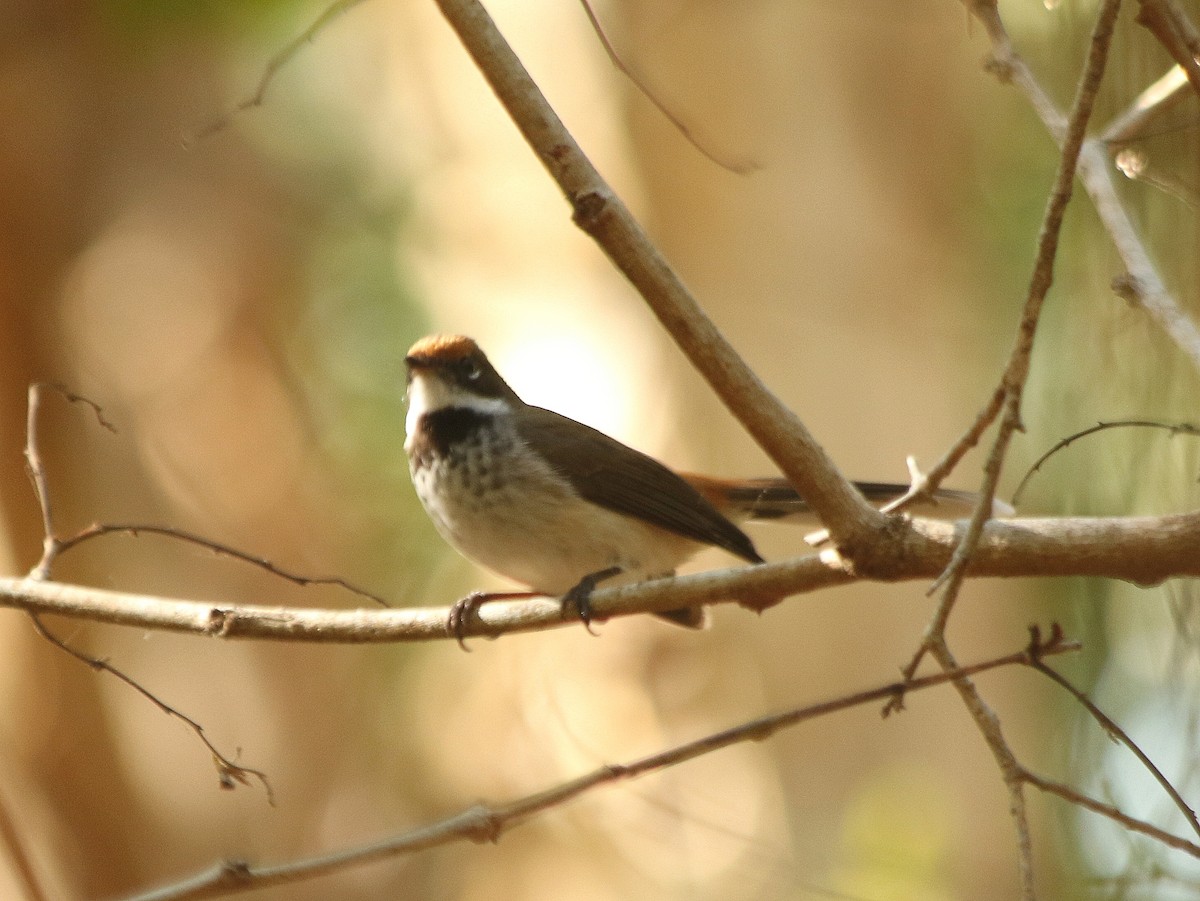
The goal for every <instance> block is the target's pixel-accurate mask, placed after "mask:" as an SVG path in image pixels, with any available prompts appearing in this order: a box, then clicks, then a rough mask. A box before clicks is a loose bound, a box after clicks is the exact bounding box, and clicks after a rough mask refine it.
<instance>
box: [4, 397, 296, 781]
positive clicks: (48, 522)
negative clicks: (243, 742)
mask: <svg viewBox="0 0 1200 901" xmlns="http://www.w3.org/2000/svg"><path fill="white" fill-rule="evenodd" d="M46 387H51V388H54V389H55V390H56V391H58V392H59V393H60V394H62V395H63V396H64V397H65V398H66V399H67V400H69V401H71V402H72V403H77V402H78V403H84V404H87V405H88V406H89V407H91V408H92V412H93V413H94V414H95V416H96V420H97V421H98V422H99V423H100V425H101V426H103V427H104V428H105V429H108V430H109V431H110V432H116V428H115V427H114V426H113V424H112V423H111V422H109V421H108V420H107V419H106V418H105V416H104V410H103V408H102V407H101V406H100V405H99V404H97V403H96V402H95V401H92V400H89V399H88V398H86V397H84V396H82V395H80V394H75V393H73V392H71V391H69V390H67V389H66V388H65V387H63V386H62V385H56V384H49V383H42V382H35V383H33V384H31V385H30V386H29V406H28V410H27V412H26V422H25V462H26V467H27V469H28V472H29V478H30V481H32V482H33V489H34V493H35V494H36V495H37V500H38V506H39V507H40V508H41V511H42V527H43V529H44V533H45V534H44V536H43V539H42V558H41V560H39V561H38V564H37V565H36V566H35V567H34V568H33V570H32V571H31V572H30V574H29V576H28V578H27V580H26V582H27V584H43V585H46V586H47V587H53V586H54V585H55V583H52V582H49V581H48V579H49V576H50V569H51V566H52V565H53V563H54V560H55V559H56V558H57V556H58V555H59V554H60V553H62V552H63V551H64V550H67V549H68V548H70V547H72V546H74V545H76V544H78V543H79V542H80V541H82V540H84V539H85V538H87V537H92V536H90V535H88V534H86V533H87V532H88V531H89V530H85V532H84V533H80V535H76V536H75V537H73V538H70V539H67V540H63V539H60V538H59V537H58V535H57V534H56V531H55V525H54V515H53V512H52V506H51V498H50V485H49V481H48V480H47V477H46V467H45V465H44V464H43V462H42V456H41V452H40V450H39V448H38V428H37V427H38V413H39V411H40V409H41V397H42V391H43V390H44V389H45V388H46ZM98 528H100V527H93V529H98ZM176 537H180V536H176ZM195 540H196V541H197V543H200V544H206V546H209V547H214V546H213V545H212V544H211V543H207V542H205V541H204V539H195ZM214 549H215V547H214ZM230 553H232V554H233V555H234V556H238V552H230ZM242 558H243V559H245V556H244V555H242ZM251 562H254V561H253V559H252V558H251ZM280 575H283V574H282V573H280ZM26 612H27V613H28V614H29V618H30V620H32V622H33V626H34V629H36V630H37V633H38V635H40V636H41V637H42V638H43V639H44V640H45V641H48V642H50V644H52V645H54V646H55V647H56V648H58V649H59V650H60V651H63V652H65V653H67V654H69V655H70V656H72V657H74V658H75V659H76V660H78V661H80V662H81V663H85V664H87V665H88V666H89V667H91V668H92V669H94V670H98V671H101V672H106V673H109V674H110V675H112V676H115V677H116V678H117V679H119V680H120V681H121V682H124V683H125V684H126V685H128V686H129V687H130V688H132V689H134V690H135V691H136V692H138V693H139V694H140V695H142V697H144V698H146V699H147V700H149V701H150V702H151V703H152V704H154V705H155V706H156V707H157V708H158V709H159V710H161V711H162V712H163V713H165V714H167V715H168V716H172V717H175V718H176V719H178V720H179V721H181V722H182V723H184V724H185V725H186V726H188V728H190V729H191V730H192V731H193V732H194V733H195V734H196V736H197V737H198V738H199V739H200V741H201V742H203V743H204V746H205V747H206V748H208V750H209V752H210V753H211V754H212V758H213V763H214V764H215V765H216V767H217V773H218V776H219V778H220V782H221V787H222V788H227V789H232V788H235V787H236V786H237V785H238V784H239V783H240V784H242V785H246V784H248V783H249V778H250V777H251V776H253V777H255V778H257V779H258V780H259V781H260V782H261V783H262V785H263V788H264V789H265V790H266V792H267V800H268V801H269V802H270V803H271V804H272V805H274V803H275V797H274V793H273V791H272V790H271V784H270V783H269V782H268V781H267V777H266V775H265V774H264V773H262V772H261V771H259V770H255V769H250V768H249V767H243V766H239V765H238V764H236V763H234V762H233V761H232V760H230V759H229V758H228V757H226V756H225V755H224V754H222V753H221V752H220V751H218V750H217V748H216V746H215V745H213V743H212V742H210V741H209V740H208V736H206V735H205V734H204V727H203V726H201V725H200V724H199V723H197V722H196V721H195V720H193V719H192V718H191V717H189V716H186V715H185V714H183V713H181V712H180V711H178V710H176V709H175V708H174V707H172V706H170V705H169V704H167V703H166V702H164V701H163V700H162V699H160V698H159V697H158V696H157V695H155V694H154V693H153V692H151V691H150V690H149V689H147V688H145V687H144V686H142V685H141V684H140V683H139V682H137V680H135V679H133V678H132V677H130V676H128V675H126V674H125V673H124V672H122V671H121V670H119V669H117V668H116V667H115V666H113V665H112V664H110V663H108V662H107V661H104V660H100V659H98V658H95V657H90V656H88V655H87V654H84V653H82V652H80V651H77V650H75V649H74V648H72V647H71V646H70V645H68V644H67V643H66V642H65V641H63V640H62V639H61V638H59V637H58V636H56V635H55V634H54V633H53V632H51V631H50V630H49V629H47V628H46V626H45V624H44V623H43V622H42V619H41V617H40V616H39V615H38V613H39V611H37V610H35V609H32V608H26Z"/></svg>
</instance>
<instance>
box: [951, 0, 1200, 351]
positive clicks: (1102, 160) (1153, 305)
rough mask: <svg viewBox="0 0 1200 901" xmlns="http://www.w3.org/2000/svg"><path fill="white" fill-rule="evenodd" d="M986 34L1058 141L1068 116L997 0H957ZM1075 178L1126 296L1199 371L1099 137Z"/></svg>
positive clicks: (996, 66)
mask: <svg viewBox="0 0 1200 901" xmlns="http://www.w3.org/2000/svg"><path fill="white" fill-rule="evenodd" d="M962 2H963V4H964V5H965V6H966V7H967V9H968V11H969V12H970V13H971V14H972V15H973V16H975V18H976V19H978V21H979V22H980V23H981V24H982V25H983V27H984V30H985V31H986V32H987V35H988V39H989V40H990V41H991V45H992V59H991V62H990V65H989V67H990V69H991V70H992V71H993V72H994V73H995V74H996V75H997V76H998V77H999V78H1000V79H1001V80H1003V81H1005V82H1010V83H1012V84H1014V85H1016V86H1017V87H1018V88H1019V89H1020V90H1021V92H1022V93H1023V94H1024V95H1025V97H1026V99H1027V100H1028V101H1029V103H1030V106H1032V107H1033V110H1034V112H1035V113H1037V115H1038V118H1040V119H1041V120H1042V124H1043V125H1044V126H1045V127H1046V130H1047V131H1049V132H1050V135H1051V137H1053V138H1054V140H1055V141H1056V142H1058V143H1059V144H1060V145H1061V144H1062V143H1063V141H1064V139H1065V135H1066V130H1067V120H1066V117H1065V116H1063V114H1062V112H1061V111H1060V110H1059V109H1058V107H1057V106H1055V104H1054V101H1053V100H1051V99H1050V96H1049V95H1048V94H1047V93H1046V91H1045V89H1044V88H1043V87H1042V85H1041V83H1040V82H1039V81H1038V80H1037V78H1035V77H1034V75H1033V72H1032V71H1031V70H1030V68H1029V66H1028V64H1027V63H1026V62H1025V60H1024V59H1022V58H1021V56H1020V55H1019V54H1018V53H1017V52H1016V50H1015V49H1014V48H1013V45H1012V40H1011V39H1010V38H1009V35H1008V31H1007V30H1006V29H1005V27H1004V22H1003V21H1002V20H1001V18H1000V14H999V11H998V10H997V8H996V0H962ZM1078 165H1079V179H1080V181H1081V182H1082V183H1083V187H1084V190H1086V191H1087V193H1088V195H1089V196H1090V197H1091V199H1092V203H1093V205H1094V206H1095V208H1096V212H1097V214H1098V215H1099V217H1100V221H1101V223H1102V224H1103V225H1104V229H1105V231H1107V232H1108V235H1109V238H1110V239H1111V240H1112V242H1113V246H1114V247H1115V248H1116V250H1117V253H1118V254H1119V255H1120V257H1121V260H1122V262H1123V263H1124V264H1125V268H1126V270H1127V273H1128V275H1127V276H1126V278H1124V279H1122V285H1123V286H1125V296H1126V297H1128V298H1130V299H1136V300H1137V301H1138V303H1139V304H1140V305H1141V307H1142V309H1144V310H1145V311H1146V312H1147V313H1148V314H1149V315H1150V317H1151V318H1152V319H1153V320H1155V321H1156V322H1157V323H1158V326H1159V327H1160V328H1161V329H1162V330H1163V331H1164V332H1165V333H1166V334H1167V336H1168V337H1169V338H1170V339H1171V340H1172V341H1173V342H1174V343H1175V345H1176V346H1177V347H1178V348H1179V349H1180V350H1181V351H1182V352H1183V353H1185V354H1186V355H1187V356H1188V357H1189V359H1190V360H1191V362H1192V365H1193V366H1194V367H1196V368H1197V369H1200V329H1198V328H1197V326H1196V323H1195V322H1193V321H1192V320H1191V319H1190V318H1189V317H1188V316H1187V315H1186V314H1185V313H1184V312H1183V308H1182V307H1181V305H1180V304H1179V302H1178V301H1177V300H1176V299H1175V297H1174V296H1172V295H1171V293H1170V292H1169V291H1167V289H1166V286H1165V285H1164V284H1163V280H1162V278H1161V277H1160V276H1159V274H1158V271H1157V269H1156V268H1155V266H1154V264H1153V263H1152V262H1151V260H1150V254H1149V251H1147V250H1146V246H1145V244H1144V243H1143V242H1142V239H1141V238H1140V237H1139V235H1138V231H1137V229H1136V228H1135V227H1134V225H1133V222H1132V220H1131V219H1130V218H1129V214H1128V213H1127V212H1126V210H1125V208H1124V206H1123V205H1122V204H1121V202H1120V200H1119V199H1118V197H1117V192H1116V189H1115V188H1114V187H1113V183H1112V175H1111V167H1110V165H1109V158H1108V153H1107V147H1106V145H1105V144H1104V143H1103V142H1102V141H1096V140H1089V141H1085V142H1084V144H1083V147H1082V149H1081V151H1080V154H1079V164H1078Z"/></svg>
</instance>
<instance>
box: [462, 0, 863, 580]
mask: <svg viewBox="0 0 1200 901" xmlns="http://www.w3.org/2000/svg"><path fill="white" fill-rule="evenodd" d="M438 6H439V8H440V9H441V10H442V13H443V15H445V17H446V19H447V21H448V22H449V23H450V25H451V27H452V28H453V29H454V31H455V32H456V33H457V34H458V37H459V39H460V40H461V41H462V42H463V45H464V46H465V47H466V49H467V52H468V53H470V55H471V57H472V58H473V59H474V60H475V63H476V65H477V66H478V67H479V69H480V71H481V72H482V73H483V76H484V77H485V78H486V79H487V81H488V84H490V85H491V87H492V90H494V91H495V92H496V95H497V97H498V98H499V99H500V102H501V103H502V104H503V105H504V107H505V109H506V110H507V111H508V113H509V115H510V116H511V117H512V119H513V122H514V123H515V124H516V125H517V127H518V128H519V129H520V131H521V133H522V135H524V137H525V139H526V140H527V141H528V142H529V144H530V146H531V147H532V148H533V150H534V152H535V153H536V154H537V156H538V159H539V160H540V161H541V162H542V164H543V165H544V166H545V167H546V169H547V171H548V172H549V173H550V175H551V176H552V177H553V178H554V180H555V181H556V182H557V183H558V185H559V187H560V188H561V189H562V191H563V193H564V194H565V195H566V198H567V200H568V201H569V202H570V204H571V206H572V209H573V212H574V220H575V223H576V224H577V225H578V226H579V227H580V228H582V229H583V230H584V231H585V232H587V233H588V234H589V235H590V236H591V237H592V238H593V239H594V240H595V241H596V242H597V243H598V244H599V245H600V247H601V249H602V250H603V251H604V252H605V253H606V254H608V256H609V258H610V259H611V260H612V261H613V263H614V264H615V265H616V266H617V268H619V269H620V270H621V272H622V273H624V274H625V276H626V277H627V278H628V279H629V280H630V282H632V283H633V285H634V287H636V288H637V290H638V291H639V293H640V294H641V295H642V297H643V298H644V299H645V301H646V303H647V305H648V306H649V307H650V309H651V310H652V311H653V312H654V314H655V315H656V316H657V317H658V319H659V320H660V322H661V323H662V324H663V327H664V328H665V329H666V330H667V332H668V333H669V334H670V335H671V337H672V338H673V339H674V340H675V342H676V343H677V344H678V345H679V347H680V349H681V350H682V351H683V352H684V354H685V355H686V356H687V358H688V359H689V360H690V361H691V363H692V365H693V366H695V367H696V369H697V370H698V371H699V372H700V374H701V375H702V376H703V377H704V378H705V380H707V381H708V383H709V385H710V386H711V387H712V388H713V390H714V391H715V392H716V394H717V395H718V397H720V398H721V400H722V401H723V402H724V403H725V406H726V407H727V408H728V409H729V410H730V412H731V413H733V415H734V416H735V417H737V419H738V420H739V421H740V422H741V423H742V425H743V426H744V427H745V428H746V430H747V431H748V432H749V433H750V435H751V436H752V437H753V438H754V440H755V441H757V442H758V444H759V446H761V447H762V448H763V450H765V451H766V453H767V454H768V456H770V457H771V459H772V460H773V461H774V462H775V464H776V465H777V466H778V467H779V469H780V471H781V472H782V473H783V474H784V475H785V476H787V478H788V479H789V480H790V481H791V482H792V484H793V485H795V487H796V489H797V490H798V491H799V492H800V494H801V496H802V497H804V499H805V500H806V501H808V502H809V504H811V506H812V507H813V509H814V510H815V511H816V512H817V514H818V515H819V516H820V517H821V520H822V522H824V523H825V524H826V526H827V527H828V528H829V529H830V531H831V533H832V534H833V536H834V538H835V539H836V540H837V541H838V543H839V544H840V545H842V546H843V547H845V548H847V549H848V552H849V555H850V556H851V557H855V556H856V554H858V553H863V554H868V553H869V552H870V550H871V549H872V546H873V545H875V544H877V543H878V542H877V541H876V540H875V539H876V537H877V535H878V534H879V533H880V531H881V530H882V529H883V528H884V523H885V520H884V518H883V517H882V516H881V514H879V512H878V511H876V510H875V509H874V508H873V507H871V505H870V504H868V503H866V501H865V500H864V499H863V497H862V495H861V494H859V493H858V492H857V491H856V490H855V489H854V486H853V485H851V484H850V482H849V481H847V479H846V478H845V477H844V476H843V475H842V474H841V473H840V472H839V471H838V470H837V467H836V466H835V465H834V464H833V461H832V460H831V459H830V458H829V456H828V455H827V454H826V453H825V451H824V450H823V449H822V448H821V446H820V445H819V444H817V442H816V439H815V438H813V436H812V435H811V434H810V433H809V431H808V429H807V428H805V426H804V424H803V423H802V422H801V421H800V419H799V417H797V416H796V414H795V413H793V412H792V411H791V410H790V409H788V407H787V406H786V405H784V404H783V403H781V402H780V400H779V399H778V398H777V397H775V396H774V395H773V394H772V393H771V392H770V391H769V390H768V389H767V387H766V386H765V385H764V384H763V383H762V381H761V380H760V379H759V378H758V376H757V375H755V374H754V372H753V371H752V370H751V369H750V368H749V367H748V366H747V365H746V363H745V362H744V361H743V360H742V359H741V357H739V356H738V354H737V353H736V351H735V350H734V349H733V347H732V345H730V344H729V342H728V341H727V340H726V339H725V337H724V336H723V335H722V334H721V333H720V331H718V329H717V327H716V326H715V325H714V324H713V322H712V320H711V319H709V318H708V316H707V315H706V314H705V313H704V311H703V310H702V309H701V307H700V305H699V304H698V303H697V302H696V300H695V298H694V297H692V295H691V293H690V292H689V291H688V289H687V288H686V287H685V286H684V284H683V282H682V281H681V280H680V278H679V276H678V275H677V274H676V273H675V271H674V270H673V269H672V268H671V266H670V265H669V264H668V263H667V261H666V260H665V259H664V258H663V257H662V255H661V254H660V253H659V252H658V250H657V249H656V248H655V247H654V245H653V244H652V243H651V242H650V240H649V238H648V237H647V236H646V234H645V232H644V231H643V230H642V228H641V226H640V225H639V224H638V223H637V221H636V220H635V219H634V217H633V215H632V214H631V213H630V212H629V209H628V208H627V207H626V206H625V204H624V203H622V202H621V200H620V198H618V197H617V196H616V194H615V193H614V192H613V190H612V188H610V187H609V185H608V184H607V182H605V180H604V179H603V178H602V177H601V175H600V173H599V172H598V171H597V170H596V168H595V166H593V165H592V163H591V161H590V160H589V159H588V158H587V157H586V156H585V155H584V153H583V151H582V150H581V149H580V148H579V145H578V144H577V143H576V142H575V139H574V138H573V137H571V135H570V133H569V132H568V131H567V130H566V128H565V127H564V126H563V124H562V121H561V120H560V119H559V118H558V116H557V115H556V114H555V112H554V110H553V109H552V108H551V107H550V105H549V103H547V101H546V98H545V97H544V96H543V95H542V93H541V91H539V90H538V88H537V85H535V84H534V83H533V80H532V79H531V78H530V77H529V73H528V72H527V71H526V70H525V68H524V66H523V65H522V64H521V61H520V60H519V59H518V58H517V56H516V54H515V53H513V51H512V48H511V47H509V46H508V44H507V43H506V42H505V40H504V38H503V36H502V35H501V34H500V32H499V31H498V30H497V29H496V26H495V23H494V22H493V21H492V19H491V17H490V16H489V15H488V13H487V11H486V10H485V9H484V8H483V6H482V5H481V4H480V3H479V2H477V0H438Z"/></svg>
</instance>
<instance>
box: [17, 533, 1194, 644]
mask: <svg viewBox="0 0 1200 901" xmlns="http://www.w3.org/2000/svg"><path fill="white" fill-rule="evenodd" d="M963 529H964V525H963V523H962V522H958V523H952V522H943V521H939V520H924V519H916V520H913V521H912V524H911V528H910V529H908V530H904V532H902V533H901V534H900V535H899V536H898V537H897V538H896V540H895V541H893V542H890V543H889V544H888V545H887V551H888V559H889V560H890V565H889V566H888V567H886V568H883V569H881V570H880V573H879V578H880V579H883V580H885V581H889V582H897V581H912V580H918V579H920V580H928V579H931V578H933V577H935V576H936V575H937V574H938V573H939V572H941V571H942V570H943V569H944V568H945V566H946V564H947V563H948V561H949V559H950V555H951V553H952V552H953V549H954V547H955V545H956V543H957V542H958V541H959V540H960V539H961V536H962V532H963ZM1197 547H1200V514H1196V513H1190V514H1176V515H1171V516H1132V517H1120V518H1103V517H1060V518H1046V519H1033V518H1029V519H1010V520H992V521H991V522H989V523H988V524H987V526H986V527H985V528H984V531H983V535H982V536H981V539H980V543H979V546H978V548H977V550H976V553H975V554H974V556H973V557H972V559H971V562H970V565H969V566H968V568H967V574H968V575H969V576H971V577H987V576H1003V577H1017V576H1094V577H1101V578H1113V579H1121V580H1123V581H1126V582H1133V583H1136V584H1140V585H1153V584H1158V583H1160V582H1162V581H1164V580H1165V579H1168V578H1177V577H1195V576H1200V554H1197V553H1196V548H1197ZM862 580H863V577H862V576H861V574H858V573H857V572H856V571H855V570H854V568H853V567H852V566H850V565H849V564H848V563H847V562H846V561H845V560H843V559H842V558H841V557H840V555H838V554H837V553H836V552H835V551H832V550H830V551H825V552H822V553H820V554H809V555H807V556H803V557H796V558H793V559H791V560H783V561H779V562H774V563H767V564H761V565H758V566H752V567H737V568H734V569H726V570H715V571H711V572H702V573H696V574H693V575H687V576H679V577H676V578H668V579H657V580H654V581H649V582H642V583H640V584H637V585H627V586H621V587H619V588H598V589H597V590H596V592H595V594H593V595H592V598H591V600H592V606H593V609H594V611H595V620H596V621H597V622H600V621H603V620H605V619H609V618H612V617H615V616H625V615H631V614H637V613H647V612H654V611H662V610H672V609H678V608H680V607H687V606H692V605H696V604H721V603H740V604H742V605H744V606H746V607H749V608H751V609H755V610H763V609H766V608H768V607H771V606H773V605H774V604H777V603H779V602H780V601H781V600H782V599H783V598H786V597H789V596H792V595H798V594H804V593H807V592H812V591H817V590H820V589H825V588H830V587H833V586H836V585H845V584H849V583H851V582H856V581H862ZM0 606H3V607H13V608H17V609H21V610H27V611H31V612H34V613H54V614H59V615H63V616H70V617H74V618H78V619H85V620H90V621H93V622H104V623H112V624H116V625H126V626H134V627H137V628H140V629H162V630H165V631H172V632H183V633H190V634H193V635H204V636H208V637H213V638H247V639H249V638H252V639H266V640H282V641H307V642H324V643H329V642H333V643H345V644H361V643H368V642H397V641H433V640H446V639H447V635H446V618H447V616H448V615H449V612H450V611H449V608H448V607H396V608H392V609H389V610H376V609H369V608H363V609H356V610H326V609H315V608H294V607H286V606H280V605H271V604H259V605H252V604H229V603H224V602H220V601H211V602H202V601H193V600H177V599H171V598H165V597H159V596H154V595H139V594H131V593H127V592H115V591H108V590H104V589H99V588H88V587H83V586H79V585H68V584H64V583H59V582H47V581H42V580H38V579H29V578H0ZM577 624H578V621H577V620H574V619H568V620H567V621H564V620H563V618H562V609H561V605H560V604H559V602H558V601H557V600H556V599H546V600H531V601H520V602H502V601H498V602H496V603H493V604H486V605H484V606H483V607H481V608H480V610H479V611H478V613H477V614H476V615H475V616H473V617H472V618H471V619H470V620H469V621H468V622H467V623H466V624H465V629H464V632H465V634H466V635H468V636H496V635H501V634H507V633H509V632H527V631H537V630H542V629H547V628H553V627H556V626H570V625H577Z"/></svg>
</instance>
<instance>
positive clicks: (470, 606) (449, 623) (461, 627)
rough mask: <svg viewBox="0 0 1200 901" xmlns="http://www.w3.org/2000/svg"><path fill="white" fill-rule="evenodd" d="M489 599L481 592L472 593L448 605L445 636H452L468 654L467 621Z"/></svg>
mask: <svg viewBox="0 0 1200 901" xmlns="http://www.w3.org/2000/svg"><path fill="white" fill-rule="evenodd" d="M488 599H489V597H488V595H487V594H485V593H484V592H482V591H472V592H471V593H470V594H469V595H467V596H466V597H465V598H459V599H458V600H457V601H455V602H454V603H453V604H451V605H450V615H449V616H447V617H446V634H447V635H450V636H453V638H454V640H455V641H457V642H458V646H459V647H460V648H462V649H463V650H464V651H466V652H467V653H468V654H469V653H470V652H471V649H470V648H469V647H467V636H466V628H467V620H469V619H470V618H471V617H472V616H474V615H475V613H476V612H477V611H478V610H479V608H480V606H481V605H482V604H483V603H484V601H487V600H488Z"/></svg>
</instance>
